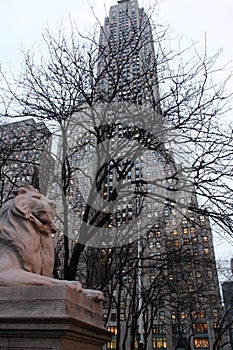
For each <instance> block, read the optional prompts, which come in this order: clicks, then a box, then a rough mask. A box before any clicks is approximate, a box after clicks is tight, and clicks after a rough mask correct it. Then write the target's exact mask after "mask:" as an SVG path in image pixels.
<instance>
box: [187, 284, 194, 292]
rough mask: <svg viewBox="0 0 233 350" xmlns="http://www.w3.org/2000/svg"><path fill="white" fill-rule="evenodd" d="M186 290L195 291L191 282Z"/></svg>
mask: <svg viewBox="0 0 233 350" xmlns="http://www.w3.org/2000/svg"><path fill="white" fill-rule="evenodd" d="M188 291H189V292H190V293H192V292H194V291H195V289H194V285H193V284H190V285H189V286H188Z"/></svg>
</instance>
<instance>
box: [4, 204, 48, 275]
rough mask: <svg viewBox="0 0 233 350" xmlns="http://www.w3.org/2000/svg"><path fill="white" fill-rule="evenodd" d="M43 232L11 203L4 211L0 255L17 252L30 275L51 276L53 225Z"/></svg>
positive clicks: (20, 261)
mask: <svg viewBox="0 0 233 350" xmlns="http://www.w3.org/2000/svg"><path fill="white" fill-rule="evenodd" d="M46 228H47V233H46V234H45V233H42V232H41V229H40V228H39V227H37V225H36V224H35V222H34V221H33V220H31V219H30V218H26V217H25V214H24V213H23V212H22V211H20V210H19V209H18V208H17V207H16V205H15V202H14V199H10V200H8V201H7V202H6V203H5V204H4V205H3V207H2V209H1V210H0V254H1V250H3V249H8V250H11V251H12V252H14V253H15V255H16V256H17V259H18V261H19V263H20V265H21V267H22V268H23V269H24V270H26V271H29V272H32V273H36V274H39V275H43V276H49V277H50V276H51V275H52V271H53V264H54V247H53V240H52V236H51V231H50V230H49V226H48V225H47V226H46Z"/></svg>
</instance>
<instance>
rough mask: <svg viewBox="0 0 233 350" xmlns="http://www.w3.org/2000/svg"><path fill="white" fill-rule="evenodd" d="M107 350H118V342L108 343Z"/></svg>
mask: <svg viewBox="0 0 233 350" xmlns="http://www.w3.org/2000/svg"><path fill="white" fill-rule="evenodd" d="M107 349H116V340H112V341H109V342H107Z"/></svg>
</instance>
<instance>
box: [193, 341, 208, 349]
mask: <svg viewBox="0 0 233 350" xmlns="http://www.w3.org/2000/svg"><path fill="white" fill-rule="evenodd" d="M194 348H195V349H208V348H209V340H208V338H194Z"/></svg>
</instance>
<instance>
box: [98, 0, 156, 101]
mask: <svg viewBox="0 0 233 350" xmlns="http://www.w3.org/2000/svg"><path fill="white" fill-rule="evenodd" d="M106 67H107V69H105V68H106ZM101 69H103V77H104V78H103V79H102V80H101V90H102V92H103V96H105V98H106V97H107V96H108V98H110V100H111V99H112V98H116V97H115V95H117V98H118V100H130V101H132V102H137V103H139V104H141V103H142V102H145V101H150V102H151V103H153V105H154V107H155V106H157V103H158V101H159V90H158V83H157V72H156V59H155V51H154V44H153V37H152V30H151V24H150V21H149V18H148V16H147V14H146V13H145V11H144V8H139V6H138V1H136V0H133V1H132V0H131V1H130V0H120V1H118V5H115V6H112V7H111V8H110V11H109V16H108V17H106V18H105V23H104V26H103V27H102V28H101V33H100V48H99V70H100V71H101Z"/></svg>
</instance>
